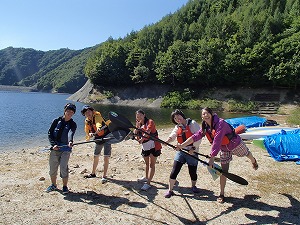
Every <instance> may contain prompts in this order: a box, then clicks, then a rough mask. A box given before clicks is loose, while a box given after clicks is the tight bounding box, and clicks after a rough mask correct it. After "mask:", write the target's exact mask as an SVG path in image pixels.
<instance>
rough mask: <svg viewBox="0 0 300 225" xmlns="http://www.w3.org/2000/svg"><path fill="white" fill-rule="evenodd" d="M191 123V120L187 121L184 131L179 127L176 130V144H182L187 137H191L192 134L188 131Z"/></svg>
mask: <svg viewBox="0 0 300 225" xmlns="http://www.w3.org/2000/svg"><path fill="white" fill-rule="evenodd" d="M191 122H192V120H188V121H187V126H186V127H185V129H184V128H183V127H182V126H179V128H178V130H177V142H178V143H180V144H181V143H183V142H185V141H186V139H188V138H189V137H191V136H192V135H193V133H192V132H191V129H190V126H189V125H190V123H191Z"/></svg>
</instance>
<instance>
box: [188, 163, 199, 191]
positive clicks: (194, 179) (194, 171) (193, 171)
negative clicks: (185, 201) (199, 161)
mask: <svg viewBox="0 0 300 225" xmlns="http://www.w3.org/2000/svg"><path fill="white" fill-rule="evenodd" d="M188 169H189V174H190V177H191V182H192V187H195V186H196V183H197V179H198V176H197V166H191V165H188Z"/></svg>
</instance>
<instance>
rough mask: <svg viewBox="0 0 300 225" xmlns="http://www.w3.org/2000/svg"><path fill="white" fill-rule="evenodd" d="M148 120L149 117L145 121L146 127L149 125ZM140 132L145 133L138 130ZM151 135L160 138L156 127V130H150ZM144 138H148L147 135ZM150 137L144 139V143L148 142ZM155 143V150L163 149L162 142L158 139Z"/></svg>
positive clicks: (140, 133)
mask: <svg viewBox="0 0 300 225" xmlns="http://www.w3.org/2000/svg"><path fill="white" fill-rule="evenodd" d="M148 122H149V119H148V120H146V121H145V124H144V125H143V126H145V127H147V126H148ZM138 132H139V135H141V136H142V135H144V134H143V132H141V131H138ZM150 135H151V136H154V137H156V138H158V131H157V130H156V128H155V129H154V131H153V132H152V131H150ZM144 138H146V137H144ZM149 140H150V139H145V140H144V141H143V143H146V142H148V141H149ZM154 145H155V147H154V148H155V151H157V150H161V149H162V146H161V143H160V142H158V141H154Z"/></svg>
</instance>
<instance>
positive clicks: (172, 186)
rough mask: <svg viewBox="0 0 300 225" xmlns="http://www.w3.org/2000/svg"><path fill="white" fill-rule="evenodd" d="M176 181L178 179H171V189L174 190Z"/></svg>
mask: <svg viewBox="0 0 300 225" xmlns="http://www.w3.org/2000/svg"><path fill="white" fill-rule="evenodd" d="M175 183H176V179H169V191H172V190H173V188H174V185H175Z"/></svg>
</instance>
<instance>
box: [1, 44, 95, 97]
mask: <svg viewBox="0 0 300 225" xmlns="http://www.w3.org/2000/svg"><path fill="white" fill-rule="evenodd" d="M94 48H95V47H94ZM92 50H93V48H86V49H83V50H76V51H75V50H70V49H59V50H52V51H47V52H43V51H37V50H34V49H25V48H12V47H9V48H6V49H3V50H0V84H2V85H17V86H26V87H32V86H34V87H36V88H37V89H38V90H40V91H54V92H65V93H74V92H76V91H77V90H78V89H80V88H81V87H82V86H83V85H84V83H85V82H86V80H87V78H86V76H85V75H84V73H83V68H84V66H85V64H86V61H87V58H88V57H89V53H90V52H91V51H92Z"/></svg>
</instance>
